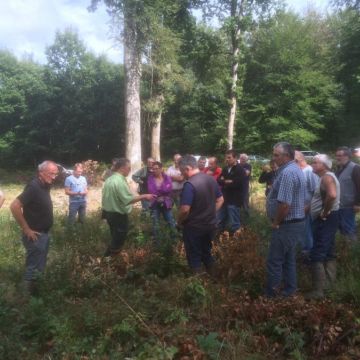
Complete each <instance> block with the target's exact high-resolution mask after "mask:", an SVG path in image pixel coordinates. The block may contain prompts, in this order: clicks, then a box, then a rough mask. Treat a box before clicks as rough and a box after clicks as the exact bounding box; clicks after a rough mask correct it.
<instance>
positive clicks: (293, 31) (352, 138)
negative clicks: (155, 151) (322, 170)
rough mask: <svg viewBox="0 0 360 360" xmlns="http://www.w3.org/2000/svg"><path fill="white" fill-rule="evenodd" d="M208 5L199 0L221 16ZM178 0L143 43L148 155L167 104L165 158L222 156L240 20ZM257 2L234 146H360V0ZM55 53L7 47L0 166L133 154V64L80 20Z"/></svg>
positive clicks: (247, 26) (247, 29) (247, 36)
mask: <svg viewBox="0 0 360 360" xmlns="http://www.w3.org/2000/svg"><path fill="white" fill-rule="evenodd" d="M204 3H205V2H204V1H203V2H202V1H197V2H196V1H195V2H193V3H192V4H193V6H194V7H195V5H196V6H197V7H198V8H201V7H203V8H202V10H203V13H204V14H205V15H206V16H207V17H206V18H204V19H205V20H206V19H207V20H209V19H211V17H212V18H213V19H214V17H215V16H216V14H215V10H214V9H213V8H211V7H209V6H208V7H206V9H205V5H204ZM219 3H221V2H219ZM223 3H225V1H223ZM265 3H266V4H265ZM154 4H155V2H154ZM172 4H173V5H171V9H170V8H164V9H165V10H166V11H164V13H163V15H162V18H161V27H160V26H159V27H158V28H154V27H153V29H152V31H153V34H154V36H153V39H152V40H151V41H150V42H147V43H146V44H145V46H144V47H143V49H144V51H143V55H142V74H141V121H142V143H143V144H142V145H143V147H142V153H143V154H142V155H143V157H146V156H148V155H149V154H150V151H151V149H150V147H151V136H152V135H151V134H152V132H151V128H152V126H153V122H154V118H155V117H156V116H155V115H156V114H157V115H158V114H159V113H160V114H161V117H162V120H161V121H162V122H161V154H162V156H163V157H170V156H171V155H172V154H173V153H174V152H175V151H180V152H181V153H187V152H189V153H201V154H214V153H215V154H216V153H222V152H223V151H224V150H225V149H226V145H227V143H226V136H227V134H226V129H227V117H228V112H229V107H230V103H229V98H230V97H229V96H230V95H229V94H230V88H231V72H230V68H231V62H232V61H233V58H232V55H233V54H232V53H231V40H232V39H231V32H229V27H230V26H231V21H232V19H231V17H229V16H226V13H225V14H224V13H223V14H222V16H217V17H216V18H217V21H216V24H217V25H216V26H215V27H214V26H211V25H210V24H211V23H213V22H211V21H210V22H207V21H205V20H204V21H203V22H200V21H199V20H198V19H197V18H196V17H195V16H194V15H193V12H192V8H191V6H190V2H188V1H173V2H172ZM264 4H265V5H266V6H264ZM158 5H159V4H158ZM175 5H176V6H175ZM208 5H209V4H208ZM257 5H258V8H257V11H255V10H254V9H253V11H252V13H251V16H249V15H248V14H245V15H244V17H243V19H242V23H241V26H243V32H242V37H241V46H240V51H239V54H238V55H237V56H238V59H237V60H238V61H239V68H238V79H237V84H238V85H239V86H238V87H237V89H236V98H237V105H236V106H237V112H236V122H235V136H234V147H235V148H236V149H239V150H241V151H246V152H249V153H260V154H268V153H269V152H270V149H271V145H272V144H273V143H274V142H275V141H278V140H287V141H290V142H292V143H293V144H294V145H295V146H297V147H299V148H303V149H307V148H313V149H315V150H323V151H331V150H334V148H335V147H336V146H338V145H348V146H356V145H357V146H359V145H360V121H359V120H360V119H359V115H360V16H359V15H360V14H359V12H360V6H359V2H358V1H346V2H344V3H342V2H337V3H334V4H333V8H332V11H331V12H330V13H329V14H327V15H324V14H319V13H317V12H316V11H311V10H309V11H308V12H307V13H306V14H304V15H299V14H295V13H292V12H289V11H287V10H286V9H284V8H283V7H282V6H281V4H277V3H275V2H274V3H271V2H269V1H267V2H265V1H264V2H263V3H261V2H258V4H257ZM148 6H151V5H148ZM209 9H211V10H212V11H213V13H211V12H209V11H205V10H209ZM155 10H156V9H155ZM217 15H219V13H218V14H217ZM220 15H221V14H220ZM46 55H47V63H46V64H38V63H36V62H34V61H32V59H31V58H23V59H21V60H20V59H17V58H16V57H15V56H14V55H13V54H12V53H10V52H8V51H5V50H0V166H3V167H11V166H15V165H25V166H33V165H34V164H36V163H38V162H39V161H41V160H43V159H44V158H51V159H54V160H56V161H59V162H63V163H65V164H71V163H74V162H75V161H79V160H84V159H94V160H98V161H107V162H108V161H109V160H110V159H111V158H112V157H114V156H116V155H123V154H124V149H125V141H126V140H125V136H124V132H125V118H124V81H125V78H124V67H123V65H121V64H114V63H112V62H110V61H109V60H108V59H107V58H106V57H105V56H96V55H94V54H92V53H91V52H89V51H88V50H87V48H86V44H85V43H84V42H83V41H82V40H81V39H80V38H79V36H78V34H77V33H76V31H74V30H72V29H68V30H66V31H64V32H58V33H57V34H56V37H55V41H54V43H53V44H52V45H51V46H49V47H48V48H47V50H46ZM154 114H155V115H154Z"/></svg>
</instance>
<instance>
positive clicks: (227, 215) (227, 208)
mask: <svg viewBox="0 0 360 360" xmlns="http://www.w3.org/2000/svg"><path fill="white" fill-rule="evenodd" d="M216 216H217V222H218V228H219V230H220V231H224V230H225V227H226V225H227V223H229V226H230V232H231V233H234V232H235V231H237V230H239V229H240V207H239V206H236V205H226V204H224V205H223V206H222V207H221V209H219V211H218V212H217V215H216Z"/></svg>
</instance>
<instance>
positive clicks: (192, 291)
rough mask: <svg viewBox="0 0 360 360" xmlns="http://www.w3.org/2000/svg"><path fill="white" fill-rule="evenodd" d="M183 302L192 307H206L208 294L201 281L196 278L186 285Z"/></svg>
mask: <svg viewBox="0 0 360 360" xmlns="http://www.w3.org/2000/svg"><path fill="white" fill-rule="evenodd" d="M183 300H184V302H185V303H187V304H190V305H196V306H204V305H205V304H206V301H207V292H206V289H205V288H204V286H203V284H202V282H201V280H199V279H196V278H194V279H192V280H191V281H190V282H189V283H188V284H187V285H186V287H185V289H184V293H183Z"/></svg>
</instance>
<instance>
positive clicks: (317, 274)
mask: <svg viewBox="0 0 360 360" xmlns="http://www.w3.org/2000/svg"><path fill="white" fill-rule="evenodd" d="M311 278H312V290H311V291H310V292H308V293H307V294H305V299H307V300H312V299H314V300H317V299H322V298H323V297H324V288H325V281H326V273H325V267H324V264H323V263H322V262H315V263H313V264H312V265H311Z"/></svg>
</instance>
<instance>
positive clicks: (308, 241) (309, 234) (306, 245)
mask: <svg viewBox="0 0 360 360" xmlns="http://www.w3.org/2000/svg"><path fill="white" fill-rule="evenodd" d="M313 243H314V237H313V228H312V219H311V216H310V214H307V215H306V216H305V234H304V238H303V241H302V243H301V245H302V250H304V251H310V250H311V248H312V247H313Z"/></svg>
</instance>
